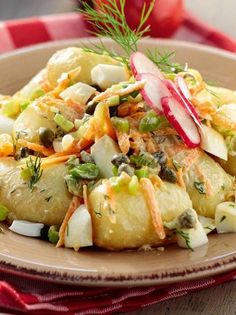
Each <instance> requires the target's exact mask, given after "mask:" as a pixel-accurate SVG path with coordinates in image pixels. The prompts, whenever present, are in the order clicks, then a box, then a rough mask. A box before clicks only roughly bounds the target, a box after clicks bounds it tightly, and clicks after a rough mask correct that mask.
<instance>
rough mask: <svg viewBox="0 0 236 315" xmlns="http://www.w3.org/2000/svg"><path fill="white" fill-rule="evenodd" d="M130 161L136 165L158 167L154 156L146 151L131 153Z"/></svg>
mask: <svg viewBox="0 0 236 315" xmlns="http://www.w3.org/2000/svg"><path fill="white" fill-rule="evenodd" d="M130 161H131V163H133V164H134V165H135V166H136V167H142V166H148V167H151V168H155V167H158V163H157V161H156V159H155V158H154V156H153V155H152V154H150V153H148V152H143V153H140V154H139V155H131V156H130Z"/></svg>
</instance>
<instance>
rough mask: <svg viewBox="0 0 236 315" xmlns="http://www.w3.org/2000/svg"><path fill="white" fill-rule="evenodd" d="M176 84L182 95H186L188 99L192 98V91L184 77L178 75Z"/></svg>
mask: <svg viewBox="0 0 236 315" xmlns="http://www.w3.org/2000/svg"><path fill="white" fill-rule="evenodd" d="M175 84H176V85H177V87H178V89H179V92H180V93H181V95H182V96H184V97H185V98H186V99H187V100H190V99H191V93H190V92H189V89H188V87H187V84H186V83H185V81H184V78H183V77H181V76H180V75H178V76H177V77H176V78H175Z"/></svg>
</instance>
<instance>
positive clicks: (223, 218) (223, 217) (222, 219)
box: [220, 215, 226, 223]
mask: <svg viewBox="0 0 236 315" xmlns="http://www.w3.org/2000/svg"><path fill="white" fill-rule="evenodd" d="M225 219H226V216H225V215H223V216H222V218H221V219H220V223H221V222H223V221H224V220H225Z"/></svg>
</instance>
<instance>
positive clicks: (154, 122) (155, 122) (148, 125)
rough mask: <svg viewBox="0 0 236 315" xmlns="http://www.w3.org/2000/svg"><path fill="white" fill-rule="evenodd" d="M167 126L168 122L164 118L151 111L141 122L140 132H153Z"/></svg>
mask: <svg viewBox="0 0 236 315" xmlns="http://www.w3.org/2000/svg"><path fill="white" fill-rule="evenodd" d="M167 125H168V122H167V120H166V118H165V117H164V116H158V115H157V114H156V113H154V112H153V111H150V112H148V113H147V114H146V115H145V116H144V117H143V118H142V119H141V120H140V123H139V131H140V132H151V131H154V130H157V129H159V128H163V127H166V126H167Z"/></svg>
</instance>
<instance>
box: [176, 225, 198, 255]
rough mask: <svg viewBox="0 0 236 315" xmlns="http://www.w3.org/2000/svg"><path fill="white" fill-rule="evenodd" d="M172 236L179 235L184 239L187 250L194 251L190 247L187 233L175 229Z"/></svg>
mask: <svg viewBox="0 0 236 315" xmlns="http://www.w3.org/2000/svg"><path fill="white" fill-rule="evenodd" d="M174 234H178V235H180V236H181V237H182V238H183V239H184V241H185V244H186V246H187V248H188V249H190V250H191V251H192V252H193V251H194V250H193V248H192V247H191V245H190V237H189V234H188V233H186V232H184V231H181V230H178V229H175V230H174Z"/></svg>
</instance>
